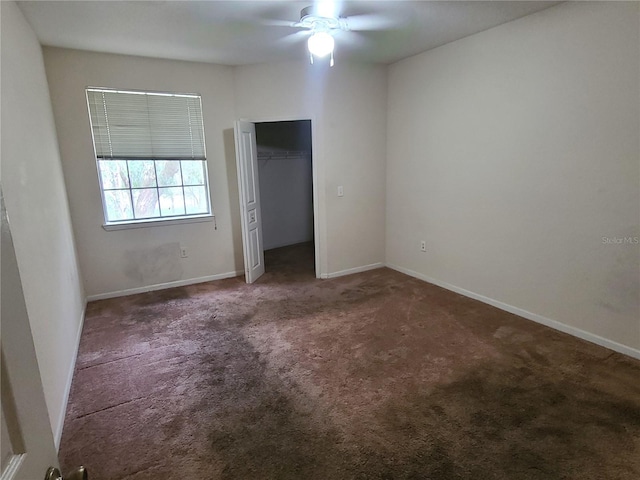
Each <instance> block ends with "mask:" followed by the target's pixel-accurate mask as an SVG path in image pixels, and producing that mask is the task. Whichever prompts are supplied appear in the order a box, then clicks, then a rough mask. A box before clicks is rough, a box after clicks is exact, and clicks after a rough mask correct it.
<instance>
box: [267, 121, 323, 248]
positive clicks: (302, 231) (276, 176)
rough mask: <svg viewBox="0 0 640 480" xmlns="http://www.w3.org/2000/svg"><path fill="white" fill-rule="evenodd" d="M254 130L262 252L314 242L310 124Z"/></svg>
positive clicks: (279, 124) (272, 124)
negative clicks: (260, 209)
mask: <svg viewBox="0 0 640 480" xmlns="http://www.w3.org/2000/svg"><path fill="white" fill-rule="evenodd" d="M255 127H256V143H257V154H258V178H259V185H260V201H261V208H262V232H263V241H264V250H271V249H275V248H280V247H285V246H289V245H295V244H301V243H308V242H313V233H314V232H313V173H312V172H313V170H312V148H311V121H310V120H297V121H286V122H262V123H256V124H255Z"/></svg>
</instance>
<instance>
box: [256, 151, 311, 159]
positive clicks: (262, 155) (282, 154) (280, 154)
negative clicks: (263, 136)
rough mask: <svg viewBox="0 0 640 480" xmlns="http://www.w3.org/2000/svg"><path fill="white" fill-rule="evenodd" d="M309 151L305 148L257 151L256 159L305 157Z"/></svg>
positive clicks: (309, 153)
mask: <svg viewBox="0 0 640 480" xmlns="http://www.w3.org/2000/svg"><path fill="white" fill-rule="evenodd" d="M310 155H311V152H308V151H305V150H283V151H274V152H258V160H287V159H293V158H301V157H303V158H306V157H309V156H310Z"/></svg>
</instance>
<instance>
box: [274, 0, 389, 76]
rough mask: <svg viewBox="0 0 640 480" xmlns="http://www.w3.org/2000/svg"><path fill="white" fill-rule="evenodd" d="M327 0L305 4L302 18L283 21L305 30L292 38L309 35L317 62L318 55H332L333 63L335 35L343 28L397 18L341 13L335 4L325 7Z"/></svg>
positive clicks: (374, 27) (370, 25)
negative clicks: (336, 10) (346, 15)
mask: <svg viewBox="0 0 640 480" xmlns="http://www.w3.org/2000/svg"><path fill="white" fill-rule="evenodd" d="M323 5H324V4H323V2H319V3H318V4H316V5H310V6H308V7H305V8H303V9H302V11H301V12H300V21H299V22H283V23H280V25H285V26H289V27H294V28H300V29H303V30H300V31H298V32H297V33H294V34H292V35H289V37H288V38H292V39H296V38H299V37H300V36H308V39H307V48H308V50H309V61H310V62H311V64H313V60H314V56H315V57H317V58H324V57H326V56H327V55H329V56H330V61H329V65H330V66H332V67H333V65H334V59H333V50H334V48H335V39H334V35H335V34H336V33H337V32H340V31H354V30H378V29H384V28H388V27H390V26H391V25H392V24H393V23H394V22H393V21H392V20H391V19H390V18H385V17H384V16H382V15H377V14H364V15H354V16H349V17H341V16H340V15H339V14H337V13H336V12H335V9H334V8H323Z"/></svg>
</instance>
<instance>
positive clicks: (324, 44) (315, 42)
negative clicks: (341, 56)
mask: <svg viewBox="0 0 640 480" xmlns="http://www.w3.org/2000/svg"><path fill="white" fill-rule="evenodd" d="M307 46H308V48H309V52H311V54H312V55H315V56H316V57H320V58H322V57H326V56H327V55H329V54H330V53H331V52H333V47H334V46H335V41H334V39H333V37H332V36H331V35H330V34H328V33H327V32H318V33H314V34H313V35H311V36H310V37H309V40H308V41H307Z"/></svg>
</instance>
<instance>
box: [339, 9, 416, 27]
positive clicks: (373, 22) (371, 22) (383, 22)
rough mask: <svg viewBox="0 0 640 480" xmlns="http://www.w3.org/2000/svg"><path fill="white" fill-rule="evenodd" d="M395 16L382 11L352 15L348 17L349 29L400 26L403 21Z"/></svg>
mask: <svg viewBox="0 0 640 480" xmlns="http://www.w3.org/2000/svg"><path fill="white" fill-rule="evenodd" d="M394 17H395V16H390V15H388V14H387V15H383V14H381V13H369V14H363V15H350V16H348V17H347V25H348V26H349V30H387V29H391V28H395V27H398V26H400V25H401V24H402V23H403V21H402V19H401V18H397V17H395V18H394Z"/></svg>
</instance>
